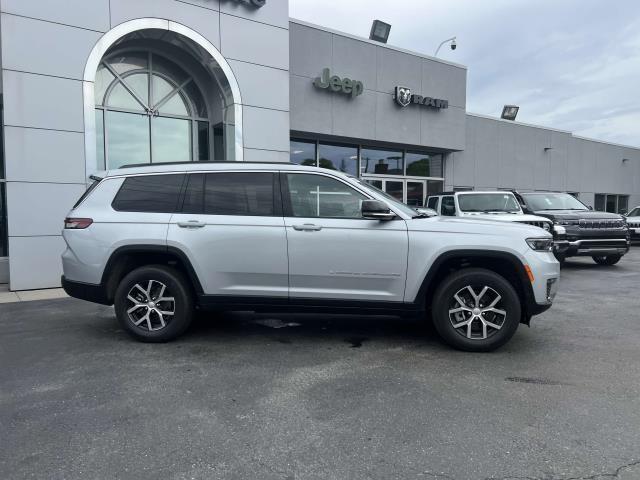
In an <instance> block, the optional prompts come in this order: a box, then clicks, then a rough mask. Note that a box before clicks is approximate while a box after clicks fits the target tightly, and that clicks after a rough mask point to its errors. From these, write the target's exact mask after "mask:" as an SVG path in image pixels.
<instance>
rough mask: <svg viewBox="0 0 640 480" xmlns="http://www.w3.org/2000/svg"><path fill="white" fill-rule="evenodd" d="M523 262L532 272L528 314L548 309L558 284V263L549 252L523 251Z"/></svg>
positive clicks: (531, 314)
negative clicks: (531, 294) (531, 295)
mask: <svg viewBox="0 0 640 480" xmlns="http://www.w3.org/2000/svg"><path fill="white" fill-rule="evenodd" d="M525 262H526V264H527V265H528V266H529V268H530V269H531V272H532V273H533V277H534V280H533V282H532V283H531V288H532V290H533V297H534V298H533V299H531V300H532V301H530V303H529V306H528V313H529V316H533V315H538V314H540V313H542V312H544V311H545V310H548V309H549V308H550V307H551V305H552V303H553V300H554V298H555V296H556V293H557V292H558V286H559V284H560V263H558V261H557V260H556V258H555V257H554V255H553V253H551V252H536V251H534V250H530V251H528V252H525Z"/></svg>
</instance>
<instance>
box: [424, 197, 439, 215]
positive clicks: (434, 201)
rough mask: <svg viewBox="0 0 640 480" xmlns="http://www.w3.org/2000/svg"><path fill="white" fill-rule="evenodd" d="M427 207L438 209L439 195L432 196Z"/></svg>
mask: <svg viewBox="0 0 640 480" xmlns="http://www.w3.org/2000/svg"><path fill="white" fill-rule="evenodd" d="M427 208H431V209H432V210H435V211H436V212H437V211H438V197H431V198H429V200H427Z"/></svg>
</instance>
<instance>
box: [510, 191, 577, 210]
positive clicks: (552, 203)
mask: <svg viewBox="0 0 640 480" xmlns="http://www.w3.org/2000/svg"><path fill="white" fill-rule="evenodd" d="M522 196H523V197H524V199H525V201H526V202H527V205H528V206H529V208H531V209H532V210H535V211H540V210H589V209H588V208H587V207H585V205H584V204H583V203H582V202H581V201H580V200H578V199H577V198H575V197H574V196H572V195H569V194H568V193H535V194H526V193H523V194H522Z"/></svg>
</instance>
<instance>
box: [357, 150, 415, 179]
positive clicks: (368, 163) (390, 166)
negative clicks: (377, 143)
mask: <svg viewBox="0 0 640 480" xmlns="http://www.w3.org/2000/svg"><path fill="white" fill-rule="evenodd" d="M360 159H361V160H360V171H361V173H362V174H367V173H369V174H376V175H404V166H403V155H402V152H401V151H390V150H380V149H377V148H363V149H362V150H361V153H360Z"/></svg>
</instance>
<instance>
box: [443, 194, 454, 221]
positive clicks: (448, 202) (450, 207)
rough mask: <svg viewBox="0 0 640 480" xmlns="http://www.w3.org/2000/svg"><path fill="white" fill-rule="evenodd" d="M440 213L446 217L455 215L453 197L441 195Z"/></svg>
mask: <svg viewBox="0 0 640 480" xmlns="http://www.w3.org/2000/svg"><path fill="white" fill-rule="evenodd" d="M440 210H441V212H440V214H441V215H444V216H447V217H455V216H456V202H455V200H454V198H453V197H442V206H441V207H440Z"/></svg>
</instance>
